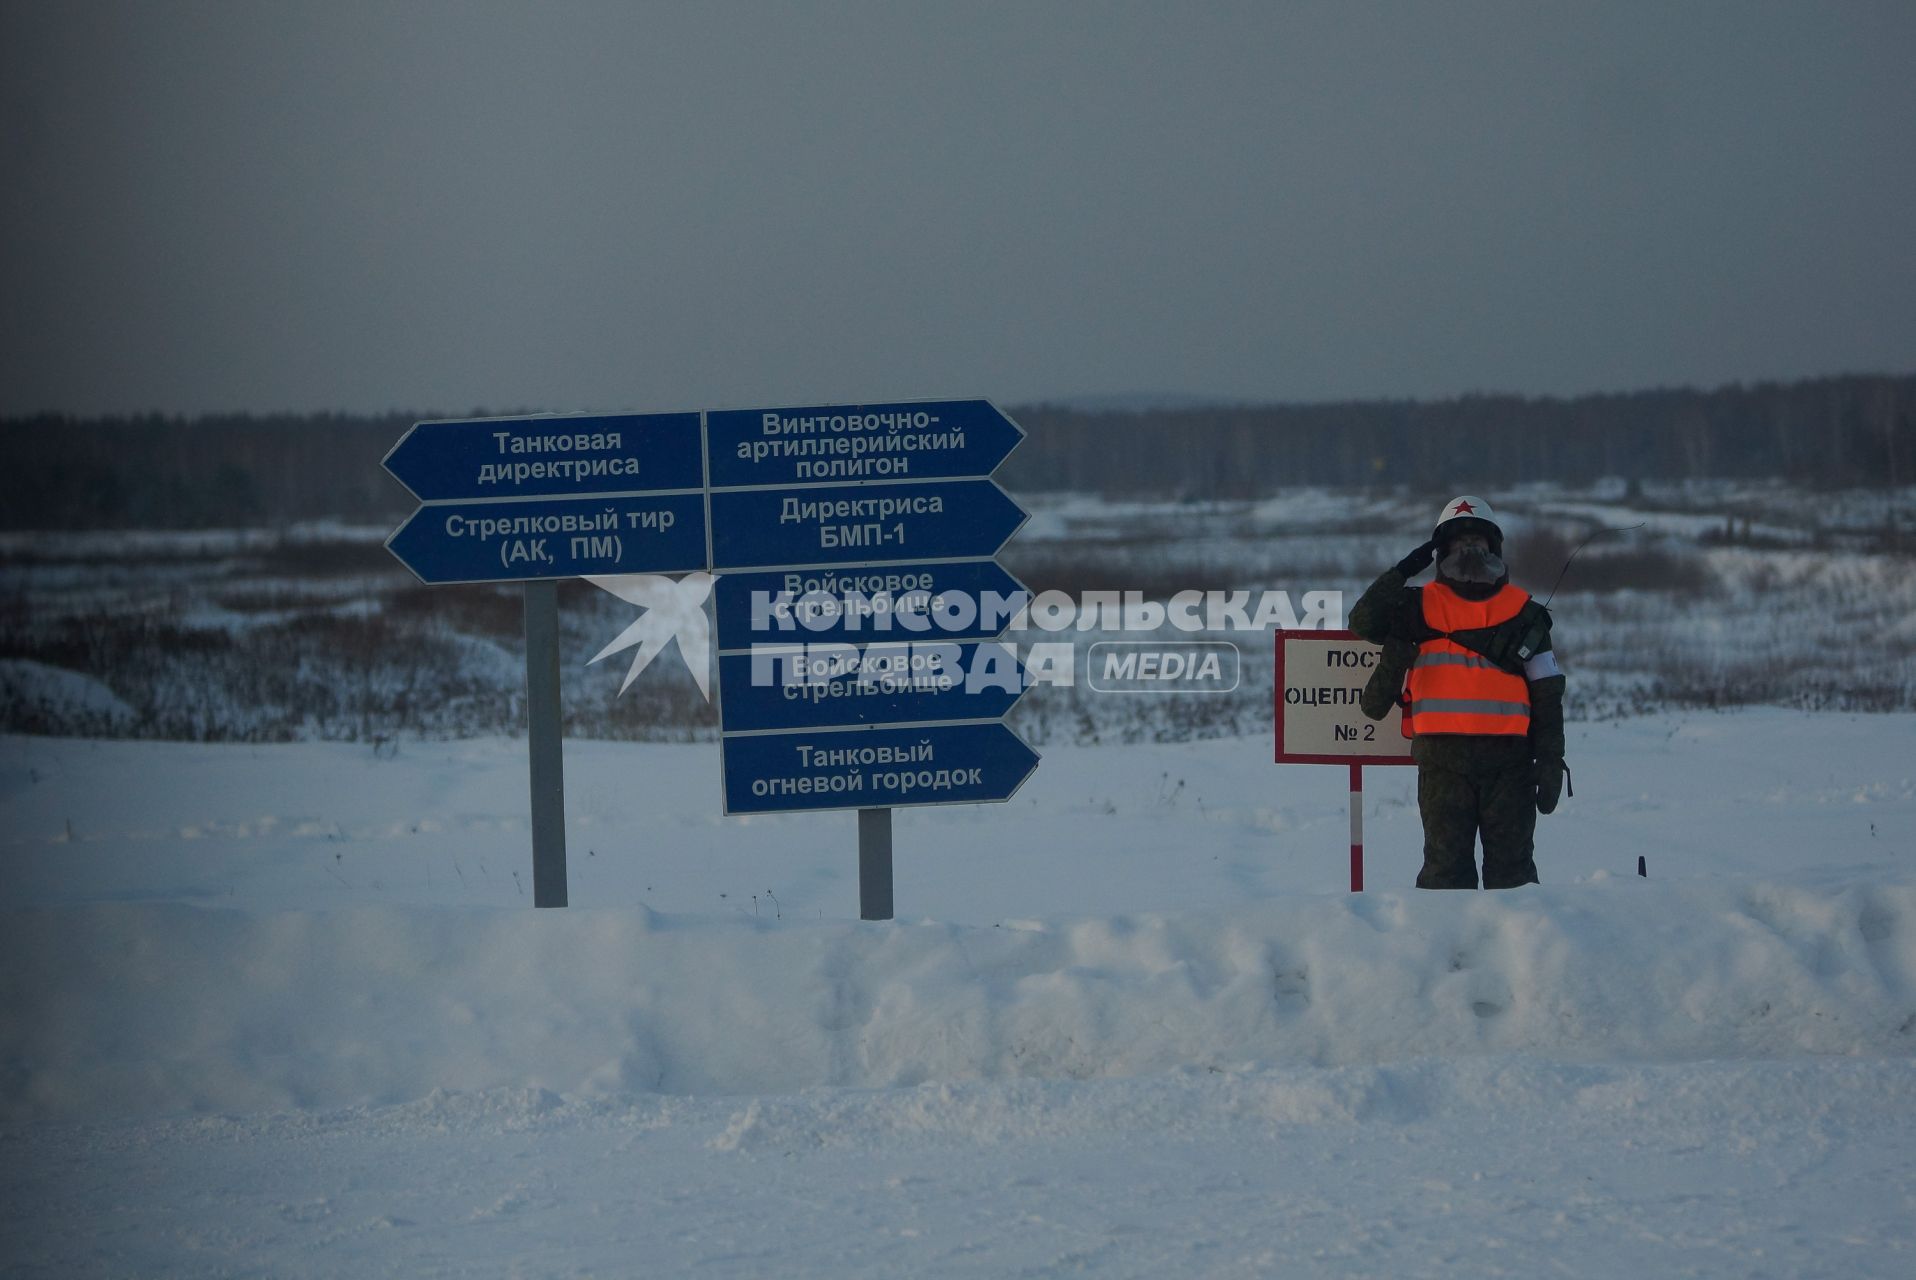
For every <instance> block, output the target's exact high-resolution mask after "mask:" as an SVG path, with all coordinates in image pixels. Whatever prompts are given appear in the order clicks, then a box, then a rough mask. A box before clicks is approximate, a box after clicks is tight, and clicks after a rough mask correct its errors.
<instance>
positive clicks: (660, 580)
mask: <svg viewBox="0 0 1916 1280" xmlns="http://www.w3.org/2000/svg"><path fill="white" fill-rule="evenodd" d="M586 581H587V582H590V583H591V584H592V585H593V586H595V587H597V588H599V589H600V590H601V591H610V592H611V593H612V594H613V595H615V596H617V597H618V598H619V599H621V600H623V601H625V602H626V603H627V604H635V605H637V606H639V608H641V609H643V610H645V612H644V613H641V614H640V615H639V618H638V621H636V622H634V623H633V624H632V625H631V626H629V627H627V628H626V629H625V630H623V631H621V632H620V633H619V634H618V636H617V637H616V638H614V640H613V641H612V643H611V644H608V645H607V646H606V647H605V648H603V649H601V650H599V651H598V652H597V653H596V654H594V655H592V659H591V661H590V662H588V663H586V665H587V666H591V665H592V663H593V662H597V661H599V659H601V658H608V657H611V656H612V655H613V654H615V653H618V652H619V651H621V650H623V649H630V648H631V647H632V646H633V645H637V646H638V647H639V651H638V652H637V653H635V654H633V655H632V666H631V668H630V669H629V670H627V671H626V673H625V681H624V682H623V683H622V684H620V685H619V692H620V693H624V692H625V691H626V690H627V689H629V688H631V687H632V682H633V681H634V680H637V679H638V678H639V672H641V671H643V670H645V669H646V667H647V666H649V665H651V662H652V659H654V658H656V657H658V656H659V654H661V653H663V652H664V651H665V646H666V645H668V644H671V643H672V642H673V641H674V640H676V641H678V645H679V657H680V658H682V659H684V660H685V668H686V670H688V671H690V672H691V673H692V679H693V681H694V682H695V683H696V684H697V685H698V687H699V693H700V694H701V695H702V696H703V697H704V698H705V700H706V701H707V702H710V701H711V700H712V688H711V678H712V629H711V624H710V623H708V622H707V621H706V619H705V598H706V597H707V596H709V595H711V594H712V575H711V574H709V573H704V572H698V573H688V574H686V575H685V576H684V577H683V578H680V579H679V580H678V581H677V582H674V581H672V579H670V578H666V577H661V576H660V575H658V574H655V573H626V574H615V575H612V576H610V577H602V578H587V579H586Z"/></svg>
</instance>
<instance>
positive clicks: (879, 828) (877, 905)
mask: <svg viewBox="0 0 1916 1280" xmlns="http://www.w3.org/2000/svg"><path fill="white" fill-rule="evenodd" d="M858 918H859V919H860V920H889V919H891V918H892V906H891V810H890V809H860V810H859V811H858Z"/></svg>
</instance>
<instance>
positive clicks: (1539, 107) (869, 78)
mask: <svg viewBox="0 0 1916 1280" xmlns="http://www.w3.org/2000/svg"><path fill="white" fill-rule="evenodd" d="M0 4H4V9H0V12H4V15H5V16H4V29H0V116H3V121H4V129H3V131H0V202H3V204H4V213H3V214H0V217H3V218H4V226H0V232H3V233H4V234H3V236H0V255H3V257H0V308H4V330H3V331H0V412H12V413H17V412H22V411H29V410H36V409H60V410H67V411H75V412H97V411H125V410H141V409H160V410H164V411H168V412H198V411H205V410H224V409H252V410H277V409H294V410H308V409H324V408H344V409H353V410H369V409H383V408H408V409H440V410H446V411H453V412H463V411H466V410H468V409H471V408H474V407H479V406H487V407H492V408H503V407H540V408H550V409H585V408H592V409H616V408H629V409H647V408H653V409H678V408H701V407H719V406H723V405H737V406H751V405H756V404H773V403H804V402H808V401H817V400H837V399H844V400H858V399H863V400H878V399H886V398H902V397H921V396H944V395H960V394H965V395H972V394H976V395H986V396H990V397H992V398H994V399H997V400H999V401H1001V402H1004V403H1019V402H1029V401H1031V400H1035V399H1040V398H1046V397H1067V396H1078V395H1090V394H1125V393H1134V392H1176V393H1189V394H1195V395H1202V396H1217V397H1228V398H1243V399H1260V400H1263V399H1277V400H1305V399H1324V398H1333V397H1370V396H1435V395H1445V394H1451V393H1456V392H1460V391H1468V390H1510V391H1520V392H1529V393H1573V392H1578V391H1585V390H1611V389H1627V388H1635V387H1642V386H1650V385H1669V384H1704V385H1709V384H1715V383H1718V382H1724V381H1730V380H1739V379H1741V380H1749V379H1759V378H1786V377H1795V376H1799V375H1806V374H1817V373H1828V372H1838V371H1857V370H1876V371H1897V372H1907V371H1910V370H1911V369H1916V74H1912V71H1911V67H1912V65H1916V3H1911V2H1910V0H1887V2H1885V3H1874V4H1868V3H1831V2H1829V0H1811V2H1805V3H1800V4H1791V5H1773V4H1760V3H1753V2H1750V0H1735V2H1733V3H1720V4H1719V3H1686V2H1682V0H1660V2H1657V3H1641V4H1639V3H1619V2H1617V0H1606V2H1605V3H1601V4H1585V3H1577V4H1544V3H1510V4H1481V3H1475V4H1473V3H1466V4H1454V3H1434V2H1433V3H1427V4H1395V5H1374V4H1362V3H1326V4H1284V3H1277V2H1275V0H1271V2H1268V3H1254V4H1206V3H1193V2H1189V0H1187V2H1184V3H1163V4H1095V5H1094V4H1065V3H1042V2H1037V0H1031V2H1027V3H1012V4H993V5H979V4H966V3H937V4H933V3H924V4H914V3H895V4H809V3H789V4H769V3H766V4H742V5H739V4H714V3H696V4H691V3H688V4H649V3H619V4H613V3H606V4H594V3H554V2H553V0H540V2H538V3H514V4H503V3H490V4H481V3H464V2H462V3H406V2H401V0H384V2H380V3H368V2H361V3H354V2H352V0H325V2H324V3H239V2H237V0H223V2H219V3H193V4H187V3H164V2H156V3H136V4H107V3H90V2H87V0H78V2H72V3H38V2H34V3H19V2H17V0H0Z"/></svg>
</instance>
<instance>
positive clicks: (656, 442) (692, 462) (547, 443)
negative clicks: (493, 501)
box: [385, 413, 705, 502]
mask: <svg viewBox="0 0 1916 1280" xmlns="http://www.w3.org/2000/svg"><path fill="white" fill-rule="evenodd" d="M385 465H386V470H387V471H389V472H391V473H392V476H393V478H394V479H395V480H397V481H399V483H401V484H403V485H405V486H406V487H407V488H408V489H410V490H412V492H413V495H414V496H415V497H417V498H419V499H420V500H421V501H423V502H439V501H446V500H450V499H461V498H527V497H534V496H540V495H546V494H557V495H568V494H587V493H641V492H643V493H658V492H663V491H667V490H673V489H697V488H699V487H701V486H702V485H704V483H705V467H704V453H703V449H702V447H701V445H700V442H699V415H698V414H696V413H628V414H617V415H611V416H584V415H541V416H539V417H534V418H468V419H465V420H463V421H455V422H420V423H415V424H414V425H413V427H412V429H411V430H410V431H408V432H406V434H405V435H403V436H401V437H400V438H399V443H398V444H395V445H394V446H393V447H392V450H391V451H390V452H389V453H387V454H386V464H385Z"/></svg>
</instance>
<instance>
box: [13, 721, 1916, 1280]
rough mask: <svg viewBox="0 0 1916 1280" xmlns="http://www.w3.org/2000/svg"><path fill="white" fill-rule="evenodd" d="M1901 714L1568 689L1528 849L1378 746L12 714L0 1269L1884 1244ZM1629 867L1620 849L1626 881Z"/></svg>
mask: <svg viewBox="0 0 1916 1280" xmlns="http://www.w3.org/2000/svg"><path fill="white" fill-rule="evenodd" d="M1912 731H1916V717H1912V716H1909V715H1906V714H1890V715H1854V716H1852V715H1838V714H1829V713H1824V714H1806V713H1801V712H1789V711H1781V710H1748V711H1741V712H1734V713H1725V714H1709V713H1704V714H1696V713H1690V714H1669V715H1662V716H1648V717H1641V718H1634V719H1627V720H1623V721H1610V722H1584V723H1580V724H1576V725H1573V726H1572V727H1571V743H1570V747H1571V750H1570V759H1571V764H1572V767H1573V769H1574V770H1575V780H1576V789H1577V795H1576V797H1575V798H1574V799H1572V800H1569V801H1566V803H1565V806H1564V808H1563V809H1562V810H1561V811H1560V812H1559V813H1558V814H1557V815H1554V816H1552V817H1549V818H1545V819H1543V820H1541V822H1540V853H1539V862H1540V864H1541V866H1542V870H1543V876H1544V879H1545V881H1546V883H1545V884H1544V885H1543V886H1540V887H1534V888H1529V889H1525V890H1520V891H1515V892H1511V893H1505V894H1494V895H1493V894H1448V895H1431V894H1418V893H1416V892H1414V891H1410V890H1408V889H1407V888H1406V887H1405V886H1407V885H1408V883H1409V881H1410V879H1411V877H1412V875H1413V874H1414V872H1415V868H1416V864H1417V859H1418V854H1417V842H1418V836H1417V819H1416V813H1415V806H1414V798H1413V792H1412V777H1411V774H1410V771H1409V770H1404V769H1386V768H1377V769H1372V770H1369V771H1367V775H1366V782H1367V792H1368V795H1367V800H1368V804H1367V815H1368V831H1367V835H1368V842H1369V851H1368V853H1369V857H1368V882H1369V886H1370V891H1369V892H1367V893H1365V894H1363V895H1361V896H1353V895H1350V894H1348V893H1347V892H1344V888H1345V882H1346V876H1347V866H1346V862H1347V854H1346V848H1345V846H1346V840H1347V836H1346V816H1345V814H1346V808H1345V800H1346V798H1345V793H1344V777H1343V774H1342V772H1341V771H1340V770H1336V769H1329V768H1319V767H1312V766H1285V767H1278V766H1275V765H1273V764H1271V763H1270V744H1269V742H1268V740H1266V739H1263V738H1220V739H1212V740H1207V741H1201V742H1189V743H1149V744H1138V745H1132V746H1099V747H1085V746H1070V745H1053V746H1050V747H1048V748H1047V749H1046V751H1045V759H1044V762H1043V764H1042V765H1041V766H1040V768H1039V770H1038V772H1037V774H1036V775H1034V776H1033V778H1032V779H1031V781H1030V782H1029V783H1028V784H1027V785H1026V786H1025V788H1024V789H1023V790H1022V791H1021V792H1020V793H1019V795H1018V796H1017V798H1016V799H1015V800H1014V801H1012V802H1011V803H1009V804H1005V805H994V806H977V807H965V808H941V809H932V810H921V811H903V812H901V813H900V814H899V815H898V819H897V833H896V834H897V846H898V848H897V881H898V908H899V912H900V920H899V922H897V923H895V924H869V923H861V922H858V921H857V920H856V919H855V916H856V914H857V877H856V863H857V859H856V854H855V851H854V848H855V846H854V824H853V821H852V818H851V816H850V815H849V814H836V815H811V816H792V817H781V818H755V819H721V818H719V817H718V816H717V809H718V803H717V796H718V778H717V771H718V760H717V750H716V747H715V746H713V745H712V744H709V743H694V744H683V745H669V744H659V743H629V742H628V743H605V742H575V743H570V744H568V748H567V758H566V767H567V791H568V800H569V812H568V840H569V845H570V855H571V857H570V864H571V872H572V875H571V893H572V902H573V907H572V909H570V910H568V911H565V912H537V913H535V912H534V911H532V910H531V909H530V907H529V905H528V904H529V901H530V884H529V880H530V868H529V863H528V854H527V852H526V826H527V824H526V812H525V774H524V764H525V761H524V754H523V744H521V743H516V742H512V741H508V740H500V739H476V740H468V741H463V742H452V743H429V742H415V741H410V740H409V741H406V742H403V743H401V744H400V745H399V747H398V750H397V752H396V753H393V752H392V751H390V749H385V750H381V751H379V752H377V753H376V752H375V751H374V750H372V749H371V748H369V747H366V746H363V745H361V746H355V745H350V744H344V743H324V742H308V743H294V744H283V745H259V746H253V745H233V744H221V745H196V744H180V743H156V742H109V741H95V740H86V739H72V738H65V739H56V738H38V737H9V738H0V856H3V857H4V859H5V872H4V875H0V1011H4V1017H3V1020H0V1270H7V1271H9V1273H17V1274H23V1275H59V1276H71V1275H151V1274H162V1273H165V1274H208V1275H232V1274H270V1275H328V1276H334V1275H337V1276H368V1275H375V1276H376V1275H407V1276H410V1275H467V1274H498V1275H653V1274H657V1275H672V1274H686V1273H691V1272H702V1273H709V1274H715V1275H818V1276H880V1275H884V1276H891V1275H899V1274H923V1275H950V1276H963V1275H980V1276H982V1275H993V1276H996V1275H1007V1274H1013V1275H1015V1274H1033V1275H1055V1274H1074V1273H1090V1274H1100V1275H1152V1276H1163V1275H1167V1274H1169V1275H1219V1276H1228V1275H1283V1276H1291V1275H1302V1276H1315V1275H1365V1274H1391V1275H1411V1276H1416V1275H1470V1276H1480V1275H1505V1274H1509V1275H1526V1276H1532V1275H1539V1274H1569V1275H1599V1276H1603V1275H1616V1276H1630V1277H1639V1276H1643V1275H1648V1274H1656V1275H1661V1274H1689V1275H1712V1276H1714V1275H1724V1276H1729V1275H1736V1276H1746V1275H1774V1276H1808V1275H1828V1276H1903V1275H1907V1274H1909V1273H1910V1271H1911V1269H1912V1265H1913V1260H1912V1253H1913V1252H1916V1225H1912V1224H1916V1105H1912V1104H1913V1103H1916V751H1912V750H1911V747H1912V746H1916V732H1912ZM1639 855H1641V856H1643V857H1645V858H1646V859H1647V862H1648V869H1649V873H1650V874H1649V877H1648V878H1647V879H1639V878H1638V877H1637V876H1636V875H1635V867H1636V859H1637V857H1638V856H1639Z"/></svg>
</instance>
